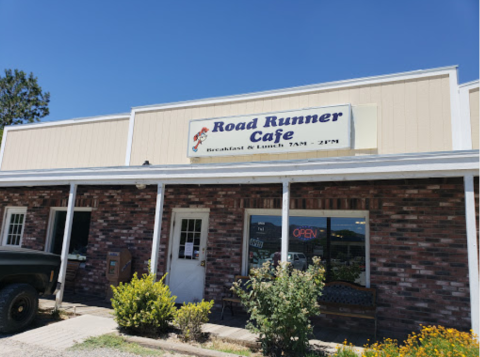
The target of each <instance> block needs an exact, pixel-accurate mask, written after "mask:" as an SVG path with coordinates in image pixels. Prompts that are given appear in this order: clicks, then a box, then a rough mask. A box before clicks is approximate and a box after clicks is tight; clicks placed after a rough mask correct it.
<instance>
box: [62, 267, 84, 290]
mask: <svg viewBox="0 0 480 357" xmlns="http://www.w3.org/2000/svg"><path fill="white" fill-rule="evenodd" d="M79 267H80V262H79V261H75V260H69V261H68V262H67V273H66V274H65V287H67V286H66V285H67V284H66V283H67V282H69V283H71V284H72V289H73V293H74V294H76V291H75V282H76V280H77V274H78V268H79Z"/></svg>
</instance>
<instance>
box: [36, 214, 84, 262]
mask: <svg viewBox="0 0 480 357" xmlns="http://www.w3.org/2000/svg"><path fill="white" fill-rule="evenodd" d="M67 209H68V207H50V213H49V216H48V226H47V236H46V237H45V248H44V251H45V252H47V253H51V251H52V247H51V245H52V243H53V236H52V235H53V228H54V225H55V214H56V213H57V212H61V211H64V212H65V211H67ZM92 211H93V208H92V207H74V208H73V214H74V215H75V212H92ZM91 224H92V223H91V222H90V225H91Z"/></svg>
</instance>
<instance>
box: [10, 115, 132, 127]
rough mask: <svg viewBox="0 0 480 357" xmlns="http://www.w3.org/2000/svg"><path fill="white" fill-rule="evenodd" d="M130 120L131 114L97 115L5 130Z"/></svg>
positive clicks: (22, 125) (30, 124)
mask: <svg viewBox="0 0 480 357" xmlns="http://www.w3.org/2000/svg"><path fill="white" fill-rule="evenodd" d="M128 118H130V112H128V113H119V114H109V115H95V116H91V117H80V118H73V119H65V120H56V121H44V122H39V123H28V124H20V125H7V126H6V127H5V129H7V130H21V129H32V128H33V129H36V128H40V127H42V128H43V127H47V126H58V125H71V124H83V123H89V122H95V121H106V120H118V119H128Z"/></svg>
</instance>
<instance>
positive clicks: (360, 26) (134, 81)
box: [0, 0, 479, 121]
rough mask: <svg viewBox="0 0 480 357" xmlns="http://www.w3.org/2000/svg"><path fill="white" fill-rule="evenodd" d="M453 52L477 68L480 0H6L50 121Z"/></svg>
mask: <svg viewBox="0 0 480 357" xmlns="http://www.w3.org/2000/svg"><path fill="white" fill-rule="evenodd" d="M455 64H457V65H459V79H460V83H464V82H468V81H471V80H475V79H478V78H479V4H478V0H446V1H443V0H421V1H418V0H402V1H385V0H379V1H368V0H365V1H358V0H352V1H347V0H338V1H330V0H328V1H327V0H311V1H308V0H298V1H293V0H291V1H286V0H262V1H258V0H242V1H240V0H239V1H233V0H232V1H225V0H223V1H213V0H212V1H210V0H204V1H199V0H192V1H182V0H177V1H147V0H143V1H121V0H115V1H107V0H102V1H98V0H97V1H93V0H84V1H49V0H42V1H38V0H0V71H1V73H2V75H3V70H4V69H6V68H12V69H13V68H18V69H21V70H24V71H25V72H33V73H34V74H35V76H37V77H38V81H39V83H40V85H41V86H42V87H43V89H44V90H47V91H49V92H50V93H51V103H50V116H49V117H47V118H45V119H44V121H47V120H48V121H50V120H60V119H70V118H77V117H85V116H94V115H104V114H114V113H122V112H128V111H129V110H130V108H131V107H132V106H141V105H148V104H156V103H168V102H174V101H181V100H190V99H198V98H207V97H215V96H223V95H231V94H241V93H249V92H256V91H262V90H269V89H278V88H286V87H292V86H300V85H306V84H312V83H322V82H329V81H335V80H342V79H349V78H358V77H366V76H373V75H381V74H388V73H396V72H403V71H410V70H416V69H425V68H434V67H442V66H448V65H455Z"/></svg>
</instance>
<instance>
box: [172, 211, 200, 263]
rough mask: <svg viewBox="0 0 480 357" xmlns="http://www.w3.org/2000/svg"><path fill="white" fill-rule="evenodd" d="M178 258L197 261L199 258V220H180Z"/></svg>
mask: <svg viewBox="0 0 480 357" xmlns="http://www.w3.org/2000/svg"><path fill="white" fill-rule="evenodd" d="M181 228H182V229H181V232H180V244H179V246H178V258H179V259H185V260H198V259H199V257H200V235H201V233H202V220H201V219H186V218H184V219H182V225H181Z"/></svg>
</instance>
